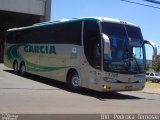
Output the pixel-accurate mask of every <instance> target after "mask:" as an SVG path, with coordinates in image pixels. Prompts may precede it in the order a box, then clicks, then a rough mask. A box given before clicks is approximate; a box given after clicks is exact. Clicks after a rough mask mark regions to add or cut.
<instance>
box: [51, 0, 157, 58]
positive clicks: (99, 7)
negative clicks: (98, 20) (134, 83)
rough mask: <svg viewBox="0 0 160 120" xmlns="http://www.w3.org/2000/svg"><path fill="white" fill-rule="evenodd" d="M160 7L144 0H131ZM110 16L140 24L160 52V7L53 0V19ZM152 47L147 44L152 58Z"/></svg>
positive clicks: (115, 0) (114, 1)
mask: <svg viewBox="0 0 160 120" xmlns="http://www.w3.org/2000/svg"><path fill="white" fill-rule="evenodd" d="M129 1H132V2H138V3H141V4H146V5H151V6H155V7H159V8H160V5H157V4H154V3H149V2H146V1H144V0H129ZM89 16H96V17H108V18H114V19H120V20H124V21H127V22H131V23H134V24H137V25H139V26H140V28H141V31H142V34H143V38H144V39H145V40H151V41H152V42H154V43H155V44H156V45H157V46H159V47H157V48H158V53H160V23H159V22H160V9H155V8H150V7H146V6H141V5H136V4H131V3H128V2H124V1H122V0H52V5H51V20H59V19H68V18H69V19H70V18H79V17H89ZM152 54H153V50H152V47H151V46H149V45H146V55H147V59H152Z"/></svg>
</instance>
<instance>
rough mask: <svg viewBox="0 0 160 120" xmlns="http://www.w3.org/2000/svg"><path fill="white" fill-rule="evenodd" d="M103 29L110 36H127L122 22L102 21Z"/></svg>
mask: <svg viewBox="0 0 160 120" xmlns="http://www.w3.org/2000/svg"><path fill="white" fill-rule="evenodd" d="M102 30H103V33H105V34H106V35H108V36H126V31H125V28H124V26H123V25H122V24H117V23H108V22H102Z"/></svg>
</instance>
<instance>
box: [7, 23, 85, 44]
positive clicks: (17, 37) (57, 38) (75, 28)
mask: <svg viewBox="0 0 160 120" xmlns="http://www.w3.org/2000/svg"><path fill="white" fill-rule="evenodd" d="M81 25H82V24H81V22H73V23H63V24H55V25H49V26H41V27H36V28H30V29H23V30H17V31H11V32H8V36H7V42H8V43H53V44H76V45H81Z"/></svg>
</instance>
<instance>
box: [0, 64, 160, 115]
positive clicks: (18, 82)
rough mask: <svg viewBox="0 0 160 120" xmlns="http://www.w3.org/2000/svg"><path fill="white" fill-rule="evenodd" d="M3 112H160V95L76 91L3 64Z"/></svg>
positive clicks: (0, 71)
mask: <svg viewBox="0 0 160 120" xmlns="http://www.w3.org/2000/svg"><path fill="white" fill-rule="evenodd" d="M0 113H25V114H29V113H38V114H39V113H40V114H42V113H43V114H50V113H51V114H56V113H65V114H66V113H67V114H68V113H72V114H73V113H74V114H80V113H81V114H82V113H85V114H90V113H91V114H99V113H146V114H147V113H160V95H158V94H150V93H144V92H141V91H138V92H118V93H98V92H95V91H91V90H86V89H83V90H82V92H79V93H73V92H71V91H69V90H68V88H67V87H66V85H65V84H64V83H61V82H57V81H55V80H51V79H47V78H43V77H39V76H34V75H28V76H27V77H25V78H24V77H21V76H18V75H15V74H14V73H13V71H12V70H11V69H8V68H7V67H5V66H4V65H3V64H0Z"/></svg>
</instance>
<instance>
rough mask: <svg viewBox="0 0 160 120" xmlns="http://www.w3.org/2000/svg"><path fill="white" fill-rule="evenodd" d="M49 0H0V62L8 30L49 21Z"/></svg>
mask: <svg viewBox="0 0 160 120" xmlns="http://www.w3.org/2000/svg"><path fill="white" fill-rule="evenodd" d="M50 14H51V0H0V61H1V62H2V61H3V50H4V40H5V36H6V31H7V29H9V28H15V27H23V26H28V25H32V24H34V23H39V22H44V21H49V20H50Z"/></svg>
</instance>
